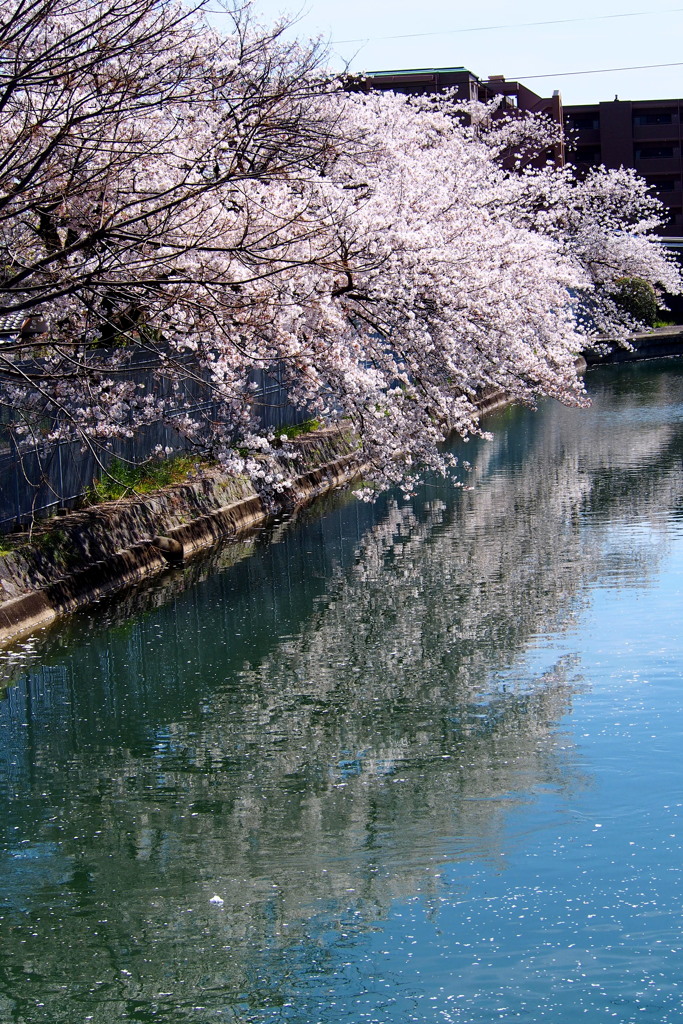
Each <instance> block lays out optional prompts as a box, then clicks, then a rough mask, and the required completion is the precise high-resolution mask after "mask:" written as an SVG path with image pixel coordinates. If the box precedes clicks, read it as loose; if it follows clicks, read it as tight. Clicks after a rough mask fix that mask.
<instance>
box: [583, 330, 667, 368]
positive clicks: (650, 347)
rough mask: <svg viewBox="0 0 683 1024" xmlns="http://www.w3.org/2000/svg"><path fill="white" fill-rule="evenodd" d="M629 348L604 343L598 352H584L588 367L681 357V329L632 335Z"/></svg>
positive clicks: (607, 342)
mask: <svg viewBox="0 0 683 1024" xmlns="http://www.w3.org/2000/svg"><path fill="white" fill-rule="evenodd" d="M629 342H630V344H631V348H630V349H627V348H624V347H623V346H620V345H618V344H616V343H613V342H609V341H606V342H605V346H604V348H603V349H602V350H601V351H599V352H586V362H587V364H588V366H596V365H600V364H603V363H630V362H633V361H634V360H637V359H664V358H667V357H668V356H680V355H683V327H681V326H680V325H676V326H673V327H657V328H655V329H654V330H652V331H647V332H643V333H642V334H634V335H633V337H631V338H630V339H629Z"/></svg>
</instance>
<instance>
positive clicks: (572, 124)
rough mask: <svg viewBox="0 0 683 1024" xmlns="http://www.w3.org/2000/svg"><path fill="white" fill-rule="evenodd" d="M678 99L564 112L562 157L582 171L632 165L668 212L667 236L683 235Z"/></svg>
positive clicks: (682, 150) (682, 161)
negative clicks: (595, 167) (564, 133)
mask: <svg viewBox="0 0 683 1024" xmlns="http://www.w3.org/2000/svg"><path fill="white" fill-rule="evenodd" d="M682 111H683V100H678V99H676V100H620V99H619V98H618V97H616V96H615V98H614V99H613V100H612V101H611V102H607V103H593V104H582V105H580V106H566V107H565V108H564V123H565V127H566V129H567V137H568V139H567V150H568V154H567V159H568V160H569V161H571V162H572V163H575V164H576V165H577V166H578V167H579V168H582V169H585V168H588V167H591V166H596V165H598V164H604V165H605V167H622V166H623V167H635V169H636V170H637V171H638V173H639V174H641V175H642V176H643V177H644V178H645V180H646V181H647V182H648V183H649V184H650V185H652V187H653V188H654V189H655V190H656V191H657V194H658V195H659V198H660V199H661V200H662V202H663V203H664V204H665V206H667V207H668V209H669V214H670V220H669V223H668V225H667V226H666V228H665V230H664V234H666V235H674V236H679V237H680V236H681V235H683V210H682V207H683V146H682V138H681V113H682Z"/></svg>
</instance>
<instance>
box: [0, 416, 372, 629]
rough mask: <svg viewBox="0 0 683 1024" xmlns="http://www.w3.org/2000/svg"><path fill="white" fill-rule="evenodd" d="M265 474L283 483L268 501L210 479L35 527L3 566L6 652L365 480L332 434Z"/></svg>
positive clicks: (243, 485) (238, 482) (228, 480)
mask: <svg viewBox="0 0 683 1024" xmlns="http://www.w3.org/2000/svg"><path fill="white" fill-rule="evenodd" d="M264 465H265V466H267V468H268V470H269V471H272V472H280V473H281V474H282V475H283V477H284V486H283V487H282V490H281V491H280V493H279V494H276V495H272V494H270V493H269V495H268V496H267V497H264V496H263V495H261V494H259V493H258V492H257V491H256V489H255V487H254V485H253V483H252V482H251V481H250V480H249V479H247V478H246V477H229V476H226V475H224V474H221V473H220V472H218V471H214V472H206V473H203V474H202V475H201V476H199V477H198V478H197V479H196V480H190V481H188V482H187V483H184V484H178V485H174V486H169V487H165V488H163V489H162V490H159V491H156V492H154V493H153V494H150V495H147V496H144V497H130V498H125V499H120V500H118V501H109V502H103V503H101V504H99V505H96V506H93V507H92V508H86V509H81V510H79V511H74V512H69V513H68V514H66V515H64V516H58V517H53V518H52V519H50V520H47V521H42V522H39V523H37V524H36V525H35V528H34V529H33V530H32V531H31V532H30V534H29V535H28V536H27V537H26V538H24V542H23V543H19V544H18V546H17V547H16V548H15V549H13V550H10V551H8V552H6V553H5V554H4V555H3V556H2V557H1V558H0V643H3V642H6V641H9V640H12V639H13V638H15V637H17V636H19V635H21V634H25V633H28V632H31V631H32V630H34V629H37V628H39V627H41V626H45V625H47V624H49V623H50V622H52V621H53V620H54V619H56V618H57V617H59V616H61V615H64V614H68V613H69V612H73V611H75V610H77V609H78V608H81V607H84V606H86V605H89V604H92V603H94V602H95V601H98V600H100V599H101V598H103V597H105V596H106V595H107V594H109V593H111V592H113V591H115V590H118V589H120V588H122V587H126V586H128V585H130V584H133V583H136V582H138V581H140V580H142V579H143V578H144V577H146V576H151V575H153V574H155V573H159V572H162V571H163V570H164V569H167V568H168V567H169V566H172V565H178V564H181V563H182V562H183V561H184V559H186V558H188V557H190V556H192V555H194V554H196V553H197V552H200V551H204V550H206V549H208V548H210V547H212V546H214V545H216V544H217V543H219V542H221V541H224V540H229V539H231V538H237V537H239V536H242V535H245V534H248V533H249V532H250V531H252V530H254V529H255V528H257V527H259V526H260V525H261V524H263V523H264V522H265V521H266V520H267V519H269V518H270V517H272V516H274V515H278V514H280V515H281V514H283V513H290V512H291V511H293V510H294V509H295V508H297V507H299V506H301V505H304V504H306V503H308V502H311V501H313V500H314V499H315V498H317V497H318V496H320V495H322V494H325V493H327V492H329V491H331V490H334V489H335V488H337V487H341V486H344V485H346V484H348V483H349V482H350V481H352V480H353V479H354V478H355V477H357V476H358V475H359V474H360V473H361V471H362V463H361V460H360V459H359V457H358V451H357V447H356V445H355V443H354V441H353V439H352V438H349V436H348V435H344V434H342V433H340V432H339V431H338V430H334V429H330V430H323V431H318V432H316V434H313V435H306V436H304V437H300V438H297V439H296V440H294V441H292V442H290V443H289V444H288V446H287V454H285V455H283V456H282V457H281V458H276V459H273V458H272V457H270V458H268V459H265V458H264Z"/></svg>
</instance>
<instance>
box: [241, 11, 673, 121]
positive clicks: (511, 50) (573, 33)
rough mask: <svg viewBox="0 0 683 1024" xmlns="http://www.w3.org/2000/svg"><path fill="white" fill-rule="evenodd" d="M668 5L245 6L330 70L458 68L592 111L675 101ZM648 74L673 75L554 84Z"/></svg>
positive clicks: (670, 14) (671, 24)
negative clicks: (292, 20)
mask: <svg viewBox="0 0 683 1024" xmlns="http://www.w3.org/2000/svg"><path fill="white" fill-rule="evenodd" d="M678 2H679V3H681V0H678ZM675 4H676V0H673V2H669V3H668V4H667V3H666V0H664V2H661V0H659V2H655V5H654V7H653V8H652V9H651V10H650V11H646V9H645V3H644V0H632V2H631V3H630V4H628V5H627V6H625V7H624V6H621V5H620V4H619V3H618V2H617V0H612V2H602V0H574V2H573V3H572V4H571V5H568V4H566V3H565V4H554V5H553V4H542V3H541V2H540V0H516V2H514V3H510V2H505V3H504V2H501V0H488V2H487V3H486V4H477V3H471V2H470V3H467V4H465V3H462V2H461V3H460V4H454V3H450V4H449V3H446V2H444V0H394V2H392V3H387V2H382V0H380V2H375V3H372V2H370V3H369V2H368V0H341V2H333V0H254V4H253V7H254V11H255V13H256V15H257V17H259V19H260V20H261V21H264V22H266V23H270V22H272V21H274V20H275V19H276V18H277V17H278V15H280V14H283V13H285V14H290V15H292V16H293V17H298V23H297V26H296V29H295V33H296V34H298V35H300V36H304V37H311V36H322V37H323V38H324V39H325V40H326V41H329V46H330V63H331V65H332V66H333V67H336V68H340V67H342V66H343V65H344V64H345V63H348V64H349V66H350V68H351V69H352V70H355V71H362V70H363V71H372V70H384V69H386V70H388V69H393V68H416V67H460V66H464V67H467V68H469V69H470V71H473V72H474V73H475V74H477V75H479V77H481V78H486V77H488V75H490V74H502V75H505V76H506V78H510V79H513V78H518V79H519V80H520V81H522V82H525V83H526V84H527V85H528V86H529V87H530V88H532V89H533V90H534V91H535V92H538V93H540V94H541V95H549V94H550V93H551V92H552V91H553V89H560V91H561V93H562V97H563V100H564V102H565V103H594V102H597V101H599V100H605V99H609V100H611V99H614V95H615V94H618V95H619V98H620V99H660V98H661V99H664V98H670V97H680V96H683V45H681V44H682V43H683V5H682V6H680V7H676V6H675ZM565 19H566V20H565ZM562 20H565V22H564V23H563V24H547V22H559V21H562ZM535 22H546V24H533V23H535ZM392 36H393V37H397V36H410V37H411V38H389V37H392ZM652 64H678V65H679V66H677V67H675V66H674V67H661V68H651V69H648V70H637V71H626V70H619V71H610V72H609V73H605V74H588V73H585V74H584V73H582V74H571V75H564V74H562V72H593V71H597V70H599V69H603V68H626V67H631V66H634V65H638V66H639V65H652ZM539 75H540V76H543V77H535V76H539Z"/></svg>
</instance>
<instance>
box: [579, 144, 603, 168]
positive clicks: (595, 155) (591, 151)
mask: <svg viewBox="0 0 683 1024" xmlns="http://www.w3.org/2000/svg"><path fill="white" fill-rule="evenodd" d="M600 160H601V152H600V147H599V146H577V147H576V153H575V154H574V163H577V164H599V163H600Z"/></svg>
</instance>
